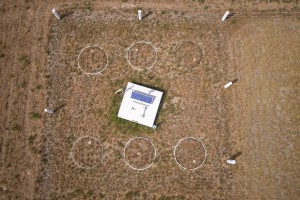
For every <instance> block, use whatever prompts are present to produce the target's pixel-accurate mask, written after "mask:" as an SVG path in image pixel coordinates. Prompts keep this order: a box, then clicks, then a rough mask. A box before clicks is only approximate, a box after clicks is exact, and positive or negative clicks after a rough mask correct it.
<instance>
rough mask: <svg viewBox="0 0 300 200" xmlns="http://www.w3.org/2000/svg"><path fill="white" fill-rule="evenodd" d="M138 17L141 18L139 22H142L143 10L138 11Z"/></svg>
mask: <svg viewBox="0 0 300 200" xmlns="http://www.w3.org/2000/svg"><path fill="white" fill-rule="evenodd" d="M138 17H139V20H140V21H141V20H142V10H138Z"/></svg>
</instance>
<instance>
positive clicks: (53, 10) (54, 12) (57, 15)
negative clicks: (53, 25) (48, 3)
mask: <svg viewBox="0 0 300 200" xmlns="http://www.w3.org/2000/svg"><path fill="white" fill-rule="evenodd" d="M52 13H53V14H54V15H55V17H56V18H57V19H58V20H60V16H59V14H58V12H56V10H55V9H52Z"/></svg>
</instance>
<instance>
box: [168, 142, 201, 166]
mask: <svg viewBox="0 0 300 200" xmlns="http://www.w3.org/2000/svg"><path fill="white" fill-rule="evenodd" d="M174 157H175V160H176V162H177V164H178V165H179V166H181V167H182V168H184V169H190V170H195V169H198V168H199V167H201V166H202V164H203V163H204V161H205V159H206V150H205V147H204V145H203V144H202V143H201V141H200V140H199V139H197V138H194V137H186V138H183V139H181V140H180V141H179V142H178V143H177V144H176V146H175V148H174Z"/></svg>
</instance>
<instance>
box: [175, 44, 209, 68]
mask: <svg viewBox="0 0 300 200" xmlns="http://www.w3.org/2000/svg"><path fill="white" fill-rule="evenodd" d="M184 42H186V43H189V42H190V43H192V44H194V45H196V46H197V47H198V48H199V49H200V53H201V60H200V61H199V63H198V64H197V65H195V66H193V67H191V68H194V67H198V66H199V65H200V64H201V63H202V60H203V57H204V54H203V50H202V48H201V47H200V46H199V45H198V44H197V43H196V42H194V41H192V40H182V41H178V42H177V44H176V45H175V47H174V48H173V52H174V53H173V57H174V61H175V63H177V57H176V49H177V47H178V46H180V45H181V44H182V43H184ZM179 66H181V65H179ZM181 67H184V68H189V67H186V66H181Z"/></svg>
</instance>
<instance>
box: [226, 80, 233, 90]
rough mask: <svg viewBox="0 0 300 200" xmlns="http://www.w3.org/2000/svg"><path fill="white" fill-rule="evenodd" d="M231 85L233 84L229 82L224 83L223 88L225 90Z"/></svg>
mask: <svg viewBox="0 0 300 200" xmlns="http://www.w3.org/2000/svg"><path fill="white" fill-rule="evenodd" d="M232 84H233V83H232V82H231V81H230V82H228V83H226V85H224V88H225V89H226V88H228V87H230V86H231V85H232Z"/></svg>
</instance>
